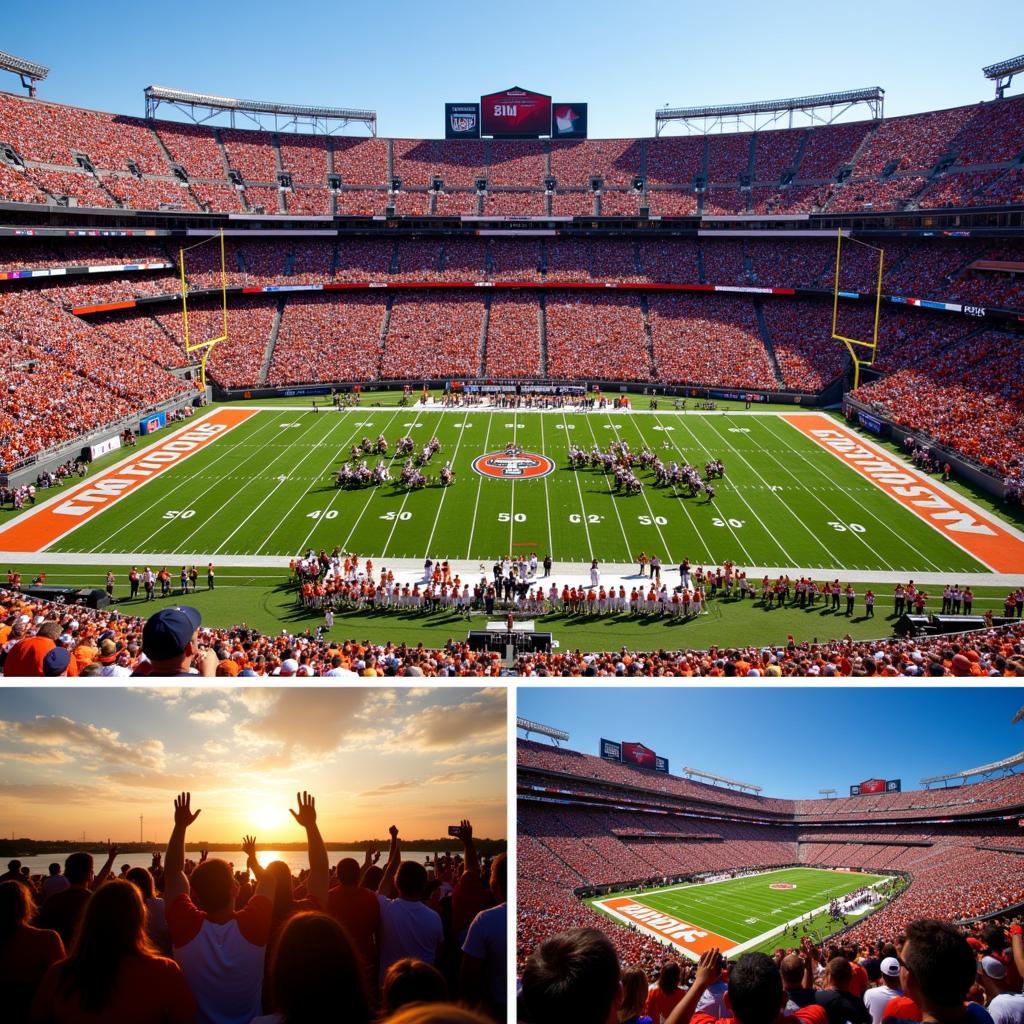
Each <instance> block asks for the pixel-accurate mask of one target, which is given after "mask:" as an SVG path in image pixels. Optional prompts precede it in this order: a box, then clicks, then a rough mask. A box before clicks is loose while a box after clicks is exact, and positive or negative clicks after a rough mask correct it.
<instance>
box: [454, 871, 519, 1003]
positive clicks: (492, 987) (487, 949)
mask: <svg viewBox="0 0 1024 1024" xmlns="http://www.w3.org/2000/svg"><path fill="white" fill-rule="evenodd" d="M507 863H508V862H507V858H506V857H505V854H503V853H502V854H499V855H498V856H497V857H495V858H494V860H493V861H492V862H491V878H490V891H491V895H492V896H493V898H494V899H495V901H496V904H497V905H496V906H493V907H490V908H489V909H487V910H481V911H480V913H479V914H477V915H476V917H474V918H473V922H472V924H470V926H469V931H468V932H467V934H466V941H465V942H464V943H463V946H462V978H461V988H462V993H463V997H464V998H465V999H466V1001H467V1002H469V1003H470V1004H471V1005H474V1006H479V1007H481V1008H482V1009H485V1010H486V1011H487V1012H488V1013H489V1014H490V1015H491V1016H492V1017H494V1019H495V1020H504V1019H505V1010H506V982H507V979H508V929H507V922H508V906H507V904H506V902H505V898H506V891H507V883H508V867H507Z"/></svg>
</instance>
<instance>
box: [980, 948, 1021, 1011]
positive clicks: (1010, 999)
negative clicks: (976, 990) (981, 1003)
mask: <svg viewBox="0 0 1024 1024" xmlns="http://www.w3.org/2000/svg"><path fill="white" fill-rule="evenodd" d="M978 984H979V985H980V986H981V988H982V989H983V990H984V992H985V1008H986V1009H987V1010H988V1012H989V1016H990V1017H991V1018H992V1020H993V1021H994V1024H1024V995H1021V992H1020V989H1019V988H1014V987H1012V986H1011V985H1010V984H1009V982H1008V981H1007V977H1006V965H1005V964H1004V963H1003V962H1002V961H1001V960H997V959H996V958H995V957H994V956H984V957H982V958H981V962H980V963H979V964H978Z"/></svg>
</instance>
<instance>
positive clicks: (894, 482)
mask: <svg viewBox="0 0 1024 1024" xmlns="http://www.w3.org/2000/svg"><path fill="white" fill-rule="evenodd" d="M782 419H784V420H785V421H786V422H787V423H789V424H790V425H791V426H793V427H796V429H797V430H799V431H800V433H802V434H804V435H805V436H807V437H809V438H810V439H811V440H812V441H814V442H815V443H816V444H819V445H821V447H822V448H824V449H825V450H826V451H829V452H831V453H832V454H833V455H835V456H836V458H838V459H840V460H841V461H842V462H843V463H845V464H846V465H847V466H849V467H851V468H852V469H855V470H856V471H857V472H858V473H859V474H860V475H861V476H863V477H866V478H867V479H868V480H870V481H871V482H872V483H873V484H874V485H875V486H876V487H878V489H879V490H881V491H884V492H885V493H886V494H888V495H889V497H890V498H892V499H893V500H894V501H898V502H899V503H900V504H901V505H902V506H903V507H904V508H906V509H909V510H910V511H911V512H913V513H914V515H916V516H917V517H918V518H920V519H922V520H923V521H924V522H926V523H927V524H928V525H929V526H931V527H934V528H935V529H936V530H938V531H939V533H941V534H942V535H943V536H944V537H947V538H948V539H949V540H951V541H952V542H953V543H954V544H956V545H957V546H959V547H961V548H963V549H964V551H966V552H967V553H968V554H969V555H972V556H973V557H974V558H976V559H977V560H978V561H979V562H981V563H982V564H983V565H985V566H987V567H988V568H989V569H991V570H992V571H993V572H1006V573H1020V572H1024V540H1021V539H1020V538H1019V537H1018V536H1017V535H1016V534H1014V533H1011V532H1010V531H1009V530H1007V529H1006V528H1005V527H1004V526H1003V525H1002V524H1000V523H999V521H998V520H996V519H993V518H991V517H989V516H987V515H984V514H983V513H982V512H980V511H979V510H978V509H974V508H971V507H969V506H968V505H967V504H966V503H964V502H963V501H961V500H960V499H959V498H958V497H957V496H956V495H955V494H953V493H952V492H951V491H949V490H946V489H945V488H940V487H936V486H935V483H934V481H932V480H930V479H929V478H928V477H926V476H925V475H924V474H922V473H919V472H918V471H917V470H916V469H914V468H912V467H911V466H908V465H906V464H905V463H904V462H902V461H901V460H898V459H896V458H893V457H892V456H890V455H889V454H888V453H886V452H884V451H882V450H880V449H878V448H875V447H874V446H873V445H865V444H864V442H863V441H862V440H861V438H859V437H858V436H857V435H856V434H854V433H853V432H852V431H849V430H846V429H845V428H844V427H842V426H841V425H840V424H838V423H837V422H836V421H835V420H832V419H829V418H828V417H826V416H808V415H807V414H801V415H799V416H786V415H784V416H783V417H782Z"/></svg>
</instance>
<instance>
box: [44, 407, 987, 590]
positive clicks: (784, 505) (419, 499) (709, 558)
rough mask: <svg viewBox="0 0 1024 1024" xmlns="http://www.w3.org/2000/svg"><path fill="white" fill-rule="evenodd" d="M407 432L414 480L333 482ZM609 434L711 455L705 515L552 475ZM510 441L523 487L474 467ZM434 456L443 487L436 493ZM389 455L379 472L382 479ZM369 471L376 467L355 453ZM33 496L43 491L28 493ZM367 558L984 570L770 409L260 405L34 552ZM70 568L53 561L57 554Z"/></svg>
mask: <svg viewBox="0 0 1024 1024" xmlns="http://www.w3.org/2000/svg"><path fill="white" fill-rule="evenodd" d="M379 433H383V434H384V436H385V437H386V438H387V439H388V441H389V442H390V444H391V453H392V456H393V453H394V442H395V440H396V439H397V438H398V437H400V436H402V435H404V434H408V435H410V436H412V437H413V438H414V440H415V442H416V447H417V450H418V449H419V448H420V447H422V446H423V445H425V444H426V443H427V441H428V440H429V439H430V438H431V437H432V436H434V435H436V436H437V438H438V440H439V441H440V442H441V450H440V452H439V453H438V454H437V455H436V456H434V459H433V461H432V463H431V464H430V465H429V466H427V467H426V468H425V472H426V473H427V475H428V477H429V478H430V479H431V484H430V486H427V487H426V488H424V489H422V490H418V491H406V490H405V489H404V488H402V487H401V486H400V485H398V484H397V483H392V484H388V485H384V486H381V487H376V488H375V487H366V488H363V489H359V490H345V489H339V488H336V487H335V486H334V484H333V476H332V475H333V472H334V471H335V470H337V469H338V468H339V466H340V465H341V464H342V462H343V461H346V460H348V458H349V449H350V447H351V446H352V444H353V443H356V442H358V441H359V440H360V439H361V438H362V437H363V436H368V437H369V438H371V440H372V439H375V438H376V436H377V435H378V434H379ZM614 439H621V440H624V441H627V442H628V443H629V445H630V446H631V448H632V449H633V450H634V451H635V450H638V449H639V448H641V447H642V446H643V445H644V444H647V445H649V446H650V447H651V448H652V449H654V450H655V451H656V452H657V453H658V455H659V456H660V457H661V458H662V459H663V460H664V461H665V462H666V463H667V462H669V461H670V460H676V461H679V462H682V461H687V462H690V463H691V464H694V465H696V466H698V468H700V469H703V466H704V463H705V462H706V461H708V460H709V459H712V458H718V459H721V460H722V461H723V462H724V464H725V467H726V476H725V479H724V480H722V481H716V482H715V486H716V490H717V496H716V499H715V501H714V502H713V503H709V502H707V501H706V500H705V499H704V496H703V495H699V496H698V497H695V498H689V497H685V498H684V497H683V496H682V495H681V493H680V492H678V491H677V490H675V489H674V488H671V487H655V486H653V474H651V473H649V472H647V471H642V472H640V474H639V475H640V477H641V479H643V480H644V483H645V487H644V488H643V490H642V492H641V493H640V494H638V495H633V496H625V495H621V494H615V493H613V490H612V485H613V480H612V478H611V477H610V476H606V475H605V474H604V473H602V472H600V471H598V470H593V469H581V470H572V469H570V468H569V467H568V450H569V446H570V445H572V444H575V445H577V446H579V447H582V448H590V447H591V446H593V445H595V444H596V445H597V446H598V447H599V448H602V449H605V448H607V445H608V444H609V442H611V441H612V440H614ZM509 442H512V443H514V444H515V445H516V446H517V447H518V448H520V449H524V450H525V451H528V452H533V453H536V454H540V455H545V456H547V457H548V458H550V459H551V460H553V462H554V463H555V466H556V469H555V471H554V472H553V473H551V474H550V475H548V476H545V477H543V478H541V479H536V480H518V481H514V482H513V481H510V480H507V479H491V478H486V477H483V476H481V475H478V474H477V473H476V472H474V470H473V468H472V463H473V461H474V459H476V458H477V457H478V456H481V455H484V454H486V453H491V452H494V453H501V452H503V450H504V448H505V445H506V444H507V443H509ZM448 460H450V461H451V462H452V465H453V467H454V470H455V483H454V484H453V485H452V486H451V487H448V488H442V487H440V486H438V485H437V483H436V479H437V475H438V473H439V471H440V468H441V466H442V465H443V464H444V463H445V462H446V461H448ZM401 461H402V460H393V465H392V471H393V473H394V475H395V476H396V477H397V474H398V471H399V469H400V468H401ZM368 462H369V465H370V466H371V467H372V466H373V465H374V464H375V462H376V458H375V457H373V456H371V457H369V458H368ZM43 497H46V494H45V492H44V494H43ZM335 546H340V547H341V548H342V549H344V550H346V551H352V552H357V553H359V554H362V555H364V556H369V557H373V558H375V559H380V558H402V557H405V558H417V559H422V558H424V557H425V556H426V555H428V554H429V555H432V556H433V557H435V558H451V559H473V560H477V559H479V560H481V561H489V560H493V559H494V558H497V557H500V556H503V555H505V554H509V553H511V554H514V555H517V554H519V553H520V552H523V553H526V554H529V553H530V552H531V551H536V552H537V554H538V555H539V556H540V557H543V556H544V555H545V554H547V553H550V554H551V555H552V557H553V558H554V559H555V560H556V561H562V562H569V561H578V562H582V561H584V560H588V561H589V560H590V559H591V558H597V559H599V560H600V561H602V562H609V563H614V562H629V561H632V560H633V558H634V556H635V555H636V554H637V553H638V552H639V551H641V550H643V551H646V552H647V554H648V555H652V554H657V555H658V556H659V557H660V558H661V560H662V562H663V563H664V564H665V565H666V567H669V566H672V565H674V564H676V563H678V562H679V561H681V560H682V559H683V558H688V559H689V560H690V561H691V562H692V563H694V564H695V565H698V564H703V565H720V564H722V563H723V562H724V561H725V560H727V559H729V560H732V561H733V562H735V563H737V564H738V565H740V566H747V567H754V566H784V567H789V566H791V567H802V568H808V569H822V570H824V571H828V570H830V569H834V568H835V569H840V568H845V569H856V570H877V571H899V572H906V573H911V574H912V573H914V572H925V571H933V572H958V571H964V572H984V571H985V567H984V566H983V565H981V564H980V563H979V562H977V561H976V560H975V559H974V558H972V557H971V556H970V555H968V554H967V553H966V552H965V551H963V550H961V549H960V548H959V547H958V546H957V545H955V544H954V543H952V542H951V541H950V540H948V539H947V538H946V537H945V536H943V535H942V534H940V533H939V532H938V531H937V530H935V529H933V528H932V527H930V526H929V525H928V524H927V523H925V522H924V521H923V520H922V519H920V518H918V517H917V516H916V515H914V514H913V513H912V512H910V511H909V510H907V509H905V508H903V507H902V506H900V505H899V504H897V503H896V502H895V501H893V500H892V499H890V498H889V497H888V496H887V495H885V494H884V493H883V492H882V491H881V490H879V489H878V488H877V487H875V486H874V485H873V484H872V483H871V482H869V481H868V480H866V479H864V478H863V477H861V476H860V475H858V474H857V473H856V472H855V471H854V470H852V469H850V468H848V467H847V466H845V465H844V464H842V463H841V462H840V461H839V460H838V459H837V458H835V457H834V456H833V455H832V454H830V453H829V452H827V451H825V450H824V449H822V448H820V447H819V446H818V445H816V444H815V443H814V442H812V441H810V440H809V439H807V438H806V437H804V435H803V434H801V433H800V432H799V431H798V430H797V429H796V428H794V427H793V426H791V425H790V424H789V423H787V422H786V421H785V420H783V419H781V418H780V417H779V416H777V415H775V414H773V413H763V414H759V415H737V414H732V413H730V412H718V413H708V414H701V415H695V414H692V413H688V414H678V413H675V412H671V411H666V412H664V413H656V414H646V413H644V414H641V413H635V414H631V413H618V412H612V411H608V412H597V411H595V412H591V413H588V414H550V413H548V414H536V413H519V414H516V413H514V412H511V411H500V410H499V411H480V412H472V411H469V412H463V411H461V410H460V411H458V412H455V413H452V412H441V411H438V410H433V411H432V410H430V409H425V408H423V407H413V408H409V407H384V408H375V409H368V408H355V409H348V410H345V411H343V412H338V411H336V410H324V411H321V412H319V413H314V412H312V411H311V410H310V409H308V408H302V409H297V408H289V407H281V406H274V407H269V408H268V407H263V408H261V409H260V411H258V412H256V413H255V414H254V415H253V416H252V417H251V418H250V419H249V420H247V421H245V422H244V423H242V424H240V425H239V426H236V427H234V428H233V429H232V430H230V431H229V432H228V433H226V434H225V435H224V436H223V437H221V438H219V439H218V440H216V441H215V442H214V443H212V444H210V445H209V446H208V447H206V448H203V449H201V450H199V451H197V452H195V453H194V454H192V455H190V456H189V457H188V458H186V459H183V460H182V461H181V462H180V463H179V464H178V465H176V466H175V467H174V468H171V469H169V470H167V471H166V472H165V473H163V474H161V475H159V476H157V477H155V478H154V479H152V480H151V481H149V482H148V483H146V484H145V485H143V486H141V487H139V488H138V489H137V490H135V491H133V492H131V493H129V494H127V495H125V496H124V497H122V498H121V499H120V500H118V501H117V502H116V503H114V504H113V505H112V506H111V507H110V508H108V509H107V510H106V511H104V512H102V513H100V514H99V515H96V516H95V517H93V518H91V519H88V520H87V521H86V522H84V523H83V524H82V525H81V526H79V527H78V528H76V529H74V530H73V531H71V532H70V533H67V534H66V535H65V536H64V537H63V538H61V539H60V540H58V541H56V542H55V543H54V544H52V545H51V546H50V547H49V550H50V551H58V552H68V553H80V554H84V553H110V554H121V555H124V556H126V557H127V558H129V559H134V558H135V557H136V556H138V557H139V558H140V559H142V558H144V557H145V555H146V554H148V553H152V554H157V553H162V554H172V553H173V554H180V555H181V556H182V558H183V560H184V559H185V557H186V556H196V557H201V558H202V559H203V560H206V559H207V558H212V559H216V558H217V557H218V556H243V557H244V556H251V557H257V556H291V555H295V554H299V553H302V552H305V551H306V550H307V549H308V548H313V549H316V550H319V549H320V548H326V549H327V550H331V549H332V548H334V547H335ZM69 561H70V559H69Z"/></svg>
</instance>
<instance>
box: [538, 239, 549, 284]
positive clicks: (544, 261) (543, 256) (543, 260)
mask: <svg viewBox="0 0 1024 1024" xmlns="http://www.w3.org/2000/svg"><path fill="white" fill-rule="evenodd" d="M540 275H541V277H547V276H548V240H547V239H546V238H542V239H541V240H540Z"/></svg>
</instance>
